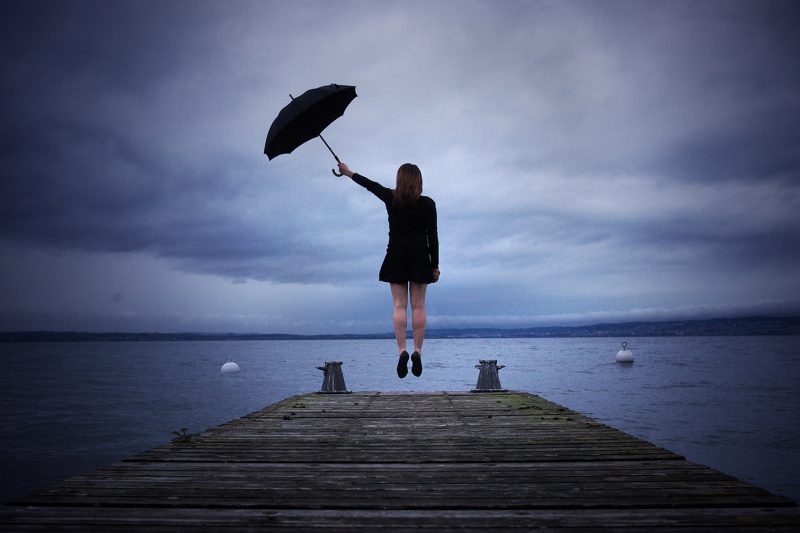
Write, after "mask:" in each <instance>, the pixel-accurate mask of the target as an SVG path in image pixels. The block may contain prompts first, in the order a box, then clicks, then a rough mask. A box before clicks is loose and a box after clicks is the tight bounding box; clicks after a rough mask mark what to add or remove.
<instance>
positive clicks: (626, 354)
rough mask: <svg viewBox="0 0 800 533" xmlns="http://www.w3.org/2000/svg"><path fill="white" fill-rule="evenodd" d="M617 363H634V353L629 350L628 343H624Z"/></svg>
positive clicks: (618, 353) (618, 354)
mask: <svg viewBox="0 0 800 533" xmlns="http://www.w3.org/2000/svg"><path fill="white" fill-rule="evenodd" d="M617 363H633V352H632V351H630V350H629V349H628V343H627V342H623V343H622V349H621V350H620V351H618V352H617Z"/></svg>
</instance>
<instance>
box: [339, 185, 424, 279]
mask: <svg viewBox="0 0 800 533" xmlns="http://www.w3.org/2000/svg"><path fill="white" fill-rule="evenodd" d="M352 179H353V181H355V182H356V183H358V184H359V185H361V186H362V187H364V188H365V189H367V190H368V191H369V192H371V193H372V194H374V195H375V196H377V197H378V198H379V199H380V200H381V201H382V202H383V203H384V205H385V206H386V213H387V214H388V215H389V245H388V246H387V247H386V257H384V259H383V264H382V265H381V271H380V274H379V275H378V279H380V280H381V281H385V282H387V283H408V282H409V281H412V282H414V283H434V279H433V269H435V268H439V235H438V233H437V229H436V203H434V201H433V200H432V199H430V198H428V197H427V196H420V197H419V200H417V202H416V203H415V204H414V205H405V206H403V207H396V206H395V205H394V191H392V189H388V188H386V187H384V186H383V185H381V184H380V183H376V182H374V181H372V180H370V179H369V178H365V177H364V176H362V175H361V174H353V177H352Z"/></svg>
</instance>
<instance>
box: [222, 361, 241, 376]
mask: <svg viewBox="0 0 800 533" xmlns="http://www.w3.org/2000/svg"><path fill="white" fill-rule="evenodd" d="M239 370H240V368H239V365H237V364H236V363H234V362H233V361H231V360H230V359H228V362H227V363H225V364H224V365H222V368H220V369H219V372H220V374H236V373H237V372H239Z"/></svg>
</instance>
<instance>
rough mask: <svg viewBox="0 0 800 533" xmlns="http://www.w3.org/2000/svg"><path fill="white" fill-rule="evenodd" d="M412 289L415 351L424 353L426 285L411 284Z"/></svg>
mask: <svg viewBox="0 0 800 533" xmlns="http://www.w3.org/2000/svg"><path fill="white" fill-rule="evenodd" d="M409 286H410V288H411V327H412V329H413V330H414V351H415V352H419V353H422V342H423V341H424V340H425V322H426V321H427V317H426V314H425V290H426V289H427V288H428V286H427V285H426V284H424V283H414V282H410V283H409Z"/></svg>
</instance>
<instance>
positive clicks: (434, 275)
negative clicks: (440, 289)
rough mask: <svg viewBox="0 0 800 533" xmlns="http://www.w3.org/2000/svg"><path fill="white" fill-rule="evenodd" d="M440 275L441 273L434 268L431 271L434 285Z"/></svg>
mask: <svg viewBox="0 0 800 533" xmlns="http://www.w3.org/2000/svg"><path fill="white" fill-rule="evenodd" d="M441 274H442V273H441V272H439V269H438V268H434V269H433V282H434V283H436V282H437V281H439V276H440V275H441Z"/></svg>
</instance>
